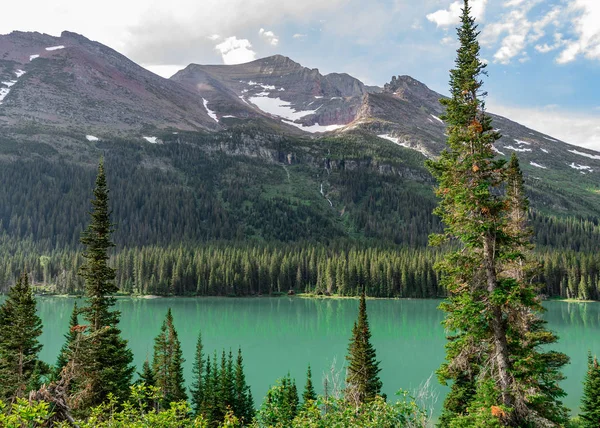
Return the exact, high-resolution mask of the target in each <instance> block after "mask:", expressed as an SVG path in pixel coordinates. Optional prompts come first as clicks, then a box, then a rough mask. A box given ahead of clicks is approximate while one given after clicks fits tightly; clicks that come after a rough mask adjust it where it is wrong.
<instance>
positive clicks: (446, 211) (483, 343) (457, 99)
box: [427, 0, 564, 426]
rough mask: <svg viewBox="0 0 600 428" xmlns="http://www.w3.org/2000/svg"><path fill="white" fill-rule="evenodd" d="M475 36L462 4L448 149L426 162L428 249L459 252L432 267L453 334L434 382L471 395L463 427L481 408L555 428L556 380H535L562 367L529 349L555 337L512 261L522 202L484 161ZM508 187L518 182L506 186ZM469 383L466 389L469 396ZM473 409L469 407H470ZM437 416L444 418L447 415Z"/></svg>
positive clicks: (520, 245)
mask: <svg viewBox="0 0 600 428" xmlns="http://www.w3.org/2000/svg"><path fill="white" fill-rule="evenodd" d="M478 35H479V33H478V31H477V26H476V25H475V22H474V19H473V18H472V17H471V16H470V8H469V2H468V0H465V1H464V8H463V12H462V16H461V26H460V27H459V28H458V38H459V42H460V47H459V49H458V51H457V58H456V68H455V69H453V70H451V72H450V92H451V98H449V99H444V100H442V104H444V105H445V107H446V113H445V115H444V116H443V117H442V119H443V120H445V121H446V123H447V125H448V128H447V133H448V141H447V146H448V147H447V149H446V150H445V151H443V152H442V154H441V156H440V158H439V160H436V161H427V166H428V168H429V169H430V171H431V172H432V174H433V175H434V176H435V177H436V179H437V180H438V183H439V186H438V188H437V189H436V194H437V196H438V197H439V198H440V202H439V205H438V207H437V208H436V210H435V213H436V214H437V215H438V216H440V217H441V219H442V221H443V223H444V225H445V231H444V233H443V234H440V235H434V236H432V237H431V239H430V241H431V243H432V244H433V245H440V244H442V243H445V242H447V241H449V240H450V239H454V240H456V241H457V242H458V243H460V244H461V246H462V248H460V249H459V251H456V252H452V253H450V254H449V255H447V256H446V257H445V260H444V261H443V262H442V263H440V264H439V266H438V267H439V268H440V270H442V271H443V278H442V286H444V287H445V288H446V289H447V290H448V295H449V296H448V299H447V300H446V301H445V302H444V303H442V305H441V308H442V309H443V310H444V311H445V312H446V319H445V327H446V329H447V330H448V331H452V332H454V333H453V335H452V336H451V337H449V338H448V339H449V343H448V344H447V346H446V362H445V363H444V364H443V365H442V367H441V368H440V370H439V371H438V375H439V377H440V380H441V381H442V383H444V384H445V383H446V382H448V381H459V382H461V385H459V387H458V388H456V389H454V390H453V391H452V392H451V393H456V394H458V393H461V394H464V393H467V395H466V396H465V397H464V398H469V397H471V399H472V402H471V403H468V402H463V403H461V405H462V406H464V408H462V409H458V410H459V411H461V412H462V411H466V412H465V413H466V415H465V418H466V419H465V423H466V424H467V425H468V424H469V423H470V424H473V423H475V421H476V420H478V419H477V418H478V417H479V416H477V415H476V413H478V412H481V411H482V410H481V409H485V408H486V406H487V408H488V409H489V406H495V407H496V408H497V409H499V410H498V411H497V412H496V416H497V418H496V419H497V421H496V422H498V423H500V424H503V425H511V426H530V425H534V426H537V425H539V424H540V423H542V421H545V422H543V423H547V422H549V423H561V422H562V420H563V416H562V415H563V412H562V411H561V410H560V409H561V408H562V405H561V403H560V402H559V401H558V400H557V398H558V397H559V396H560V390H559V389H556V388H558V386H557V384H556V381H557V380H558V379H559V377H560V373H559V371H558V369H556V370H554V368H553V369H552V370H551V376H549V377H544V374H543V373H544V369H545V368H546V367H553V364H555V363H557V364H559V366H558V368H559V367H560V364H561V362H562V361H563V360H564V359H563V358H562V357H561V356H560V355H558V354H555V353H548V354H543V353H540V352H538V351H537V349H538V347H539V345H540V344H542V343H543V342H544V341H545V340H548V343H553V342H554V341H555V337H554V336H553V335H551V334H549V333H548V332H547V331H546V330H545V329H544V327H543V323H541V322H539V316H538V313H539V311H540V310H541V304H540V302H539V299H538V298H537V288H536V286H534V285H533V284H532V283H531V282H527V281H525V280H524V274H525V271H526V269H524V268H523V267H522V264H521V263H520V261H522V260H526V254H525V251H524V250H525V249H526V247H527V245H526V239H525V238H526V236H527V231H526V230H525V228H524V227H523V225H524V222H525V218H523V216H524V215H525V213H524V211H523V206H522V205H523V203H525V202H526V198H525V196H524V195H522V197H521V196H519V197H518V198H514V197H512V196H511V194H510V192H511V189H508V192H507V193H508V196H504V195H503V192H502V190H503V186H504V185H505V184H507V169H506V166H505V162H504V161H503V160H497V159H495V155H494V147H493V143H494V142H495V141H496V140H498V139H499V138H500V134H498V132H496V131H495V130H494V129H493V127H492V123H491V117H490V116H488V115H487V114H486V113H485V103H484V101H483V98H484V97H485V95H486V93H485V92H483V91H482V85H483V82H482V80H481V77H482V75H485V74H486V73H485V64H483V63H482V62H481V60H480V59H479V51H480V47H479V43H478V41H477V37H478ZM516 181H518V177H514V180H513V182H512V184H513V185H514V184H515V183H516ZM517 187H518V186H517ZM513 196H514V195H513ZM515 202H518V204H515ZM519 204H521V205H519ZM515 214H518V216H520V217H519V218H515V217H514V216H513V215H515ZM519 317H520V318H519ZM519 320H526V322H525V323H524V324H523V325H522V326H524V329H523V330H522V331H521V332H518V333H515V331H517V330H518V329H519V328H520V327H522V326H519ZM533 331H535V336H536V338H535V339H532V340H530V336H528V334H529V333H530V332H533ZM552 355H554V356H556V357H557V358H556V360H555V361H553V362H549V361H548V360H547V359H546V358H545V357H546V356H552ZM470 385H476V391H475V392H474V394H472V395H471V394H470V392H469V391H470V388H471V387H470ZM490 385H492V386H493V388H490ZM553 390H554V391H556V393H555V392H552V391H553ZM455 398H456V397H452V396H450V397H449V398H448V399H447V400H446V403H447V404H450V403H456V402H457V400H456V399H455ZM474 403H477V405H473V406H471V404H474ZM482 403H483V404H485V406H483V407H482V405H481V404H482ZM541 403H544V404H543V405H540V404H541ZM551 404H555V405H556V407H557V408H558V409H559V410H558V411H557V412H556V413H552V412H551V411H544V409H543V408H544V407H550V405H551ZM446 410H447V411H448V412H449V413H452V412H456V410H457V409H456V408H453V409H450V408H447V409H446ZM483 411H485V410H483ZM449 413H448V414H447V415H446V416H448V415H449ZM457 418H460V416H457ZM469 418H470V419H469ZM467 419H468V420H467ZM450 424H452V423H451V422H450Z"/></svg>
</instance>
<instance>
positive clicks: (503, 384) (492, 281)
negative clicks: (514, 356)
mask: <svg viewBox="0 0 600 428" xmlns="http://www.w3.org/2000/svg"><path fill="white" fill-rule="evenodd" d="M494 243H495V240H494V237H493V236H490V235H487V236H486V237H485V238H484V241H483V253H484V259H483V260H484V266H485V272H486V280H487V290H488V293H489V295H490V296H491V295H492V293H494V291H495V290H496V285H497V277H496V266H495V258H494ZM491 307H492V330H493V335H494V348H495V349H494V351H495V354H496V364H497V367H498V374H497V376H498V379H497V381H498V383H499V384H500V388H501V392H502V403H503V404H504V405H506V406H508V407H512V405H513V402H514V400H513V396H512V394H511V392H510V389H511V384H512V382H511V378H510V374H509V366H510V362H509V354H508V343H507V340H506V327H505V323H504V320H503V318H502V309H501V308H500V307H499V306H498V305H496V304H493V303H492V304H491Z"/></svg>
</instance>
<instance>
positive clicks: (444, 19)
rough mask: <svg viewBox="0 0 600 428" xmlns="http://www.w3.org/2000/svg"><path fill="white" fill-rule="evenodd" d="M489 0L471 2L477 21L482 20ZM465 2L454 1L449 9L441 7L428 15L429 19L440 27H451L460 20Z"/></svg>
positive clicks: (472, 11) (472, 12)
mask: <svg viewBox="0 0 600 428" xmlns="http://www.w3.org/2000/svg"><path fill="white" fill-rule="evenodd" d="M487 2H488V0H473V1H472V2H471V5H470V6H471V14H472V15H473V16H474V17H475V19H476V20H477V21H482V20H483V18H484V15H485V7H486V6H487ZM462 8H463V2H462V1H454V2H452V3H451V4H450V6H448V9H440V10H438V11H436V12H433V13H430V14H429V15H427V19H428V20H429V21H431V22H433V23H435V24H436V25H437V26H438V27H449V26H451V25H456V24H458V23H459V22H460V16H461V14H462Z"/></svg>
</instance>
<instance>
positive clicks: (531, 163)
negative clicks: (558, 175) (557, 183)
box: [529, 162, 548, 169]
mask: <svg viewBox="0 0 600 428" xmlns="http://www.w3.org/2000/svg"><path fill="white" fill-rule="evenodd" d="M529 165H531V166H535V167H536V168H542V169H548V168H546V167H545V166H544V165H540V164H539V163H535V162H529Z"/></svg>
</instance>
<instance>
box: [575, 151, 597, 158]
mask: <svg viewBox="0 0 600 428" xmlns="http://www.w3.org/2000/svg"><path fill="white" fill-rule="evenodd" d="M569 152H571V153H574V154H576V155H579V156H585V157H586V158H590V159H600V156H598V155H591V154H589V153H584V152H580V151H579V150H569Z"/></svg>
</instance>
